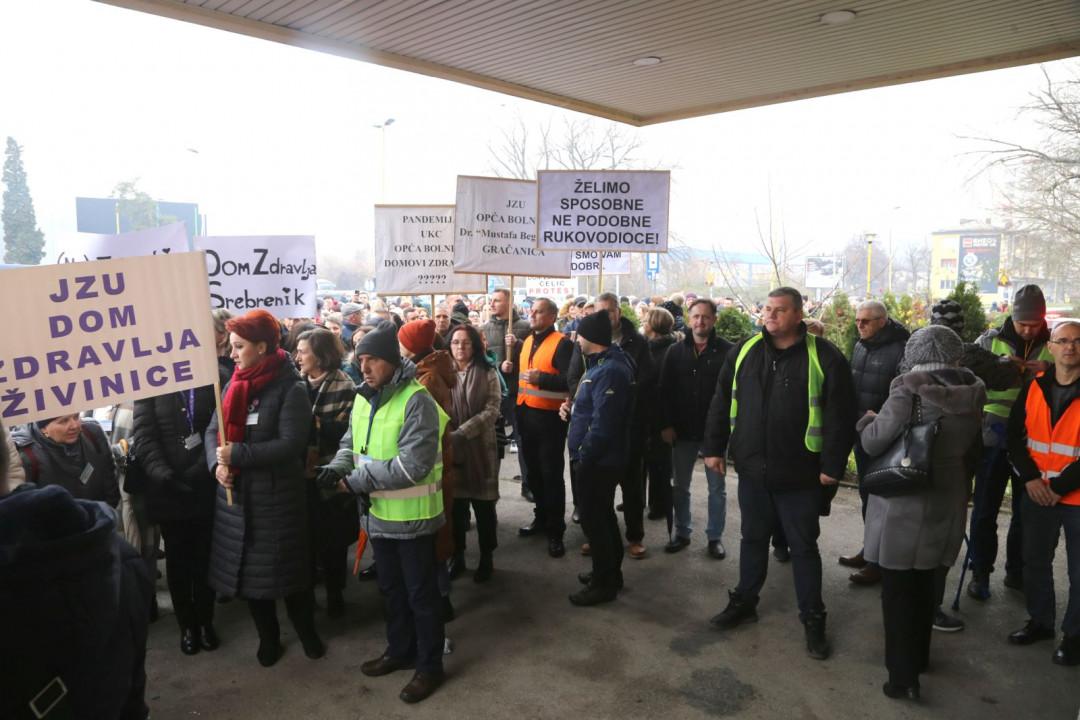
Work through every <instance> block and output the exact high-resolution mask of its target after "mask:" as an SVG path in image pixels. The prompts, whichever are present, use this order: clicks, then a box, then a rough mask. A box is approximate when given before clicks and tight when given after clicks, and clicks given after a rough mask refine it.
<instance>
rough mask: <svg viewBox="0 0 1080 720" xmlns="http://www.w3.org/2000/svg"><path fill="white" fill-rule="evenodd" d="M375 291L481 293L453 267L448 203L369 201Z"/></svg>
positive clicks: (479, 283)
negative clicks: (372, 205) (372, 212)
mask: <svg viewBox="0 0 1080 720" xmlns="http://www.w3.org/2000/svg"><path fill="white" fill-rule="evenodd" d="M375 290H376V291H377V292H378V293H379V294H381V295H444V294H448V293H482V292H485V289H484V278H483V277H481V276H480V275H466V274H464V273H456V272H454V206H453V205H376V206H375Z"/></svg>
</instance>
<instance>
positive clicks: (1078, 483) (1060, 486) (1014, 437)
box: [1008, 368, 1080, 496]
mask: <svg viewBox="0 0 1080 720" xmlns="http://www.w3.org/2000/svg"><path fill="white" fill-rule="evenodd" d="M1033 383H1038V384H1039V387H1040V388H1041V389H1042V393H1043V397H1044V398H1046V401H1047V402H1048V403H1050V423H1051V425H1052V426H1053V425H1057V423H1058V421H1059V420H1061V417H1062V416H1063V415H1064V414H1065V411H1066V410H1068V408H1069V406H1070V405H1072V403H1074V402H1076V401H1077V400H1080V381H1077V382H1074V383H1072V384H1071V385H1068V386H1065V387H1064V388H1062V390H1063V397H1062V398H1061V404H1060V405H1057V404H1056V403H1055V402H1054V400H1053V397H1054V388H1055V385H1057V381H1056V379H1055V375H1054V370H1053V368H1051V369H1050V370H1048V371H1046V372H1045V373H1042V374H1041V375H1039V376H1037V377H1036V378H1035V379H1034V380H1032V381H1031V382H1029V383H1027V384H1026V385H1024V388H1023V389H1022V390H1021V391H1020V396H1019V397H1018V398H1016V402H1015V403H1014V404H1013V409H1012V412H1011V413H1009V424H1008V447H1009V462H1010V463H1012V466H1013V470H1014V471H1015V472H1016V475H1017V476H1018V477H1019V478H1020V481H1021V482H1025V483H1026V482H1028V481H1029V480H1035V479H1037V478H1041V477H1042V472H1041V471H1040V470H1039V466H1038V465H1036V464H1035V460H1034V459H1033V458H1032V457H1031V453H1030V452H1029V451H1028V446H1027V439H1028V432H1027V396H1028V393H1029V392H1030V391H1031V386H1032V384H1033ZM1050 489H1051V490H1053V491H1054V492H1055V493H1057V494H1058V495H1062V496H1064V495H1068V494H1069V493H1071V492H1074V491H1076V490H1080V462H1073V463H1071V464H1069V465H1068V466H1066V467H1065V468H1064V469H1063V470H1062V471H1061V474H1060V475H1058V476H1057V477H1053V478H1050Z"/></svg>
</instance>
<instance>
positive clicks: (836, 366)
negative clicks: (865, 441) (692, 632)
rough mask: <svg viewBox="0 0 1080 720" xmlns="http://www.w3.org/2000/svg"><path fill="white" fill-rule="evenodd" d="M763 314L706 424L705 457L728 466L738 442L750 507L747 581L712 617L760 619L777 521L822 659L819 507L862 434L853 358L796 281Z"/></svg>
mask: <svg viewBox="0 0 1080 720" xmlns="http://www.w3.org/2000/svg"><path fill="white" fill-rule="evenodd" d="M763 317H764V321H765V327H764V329H763V331H762V333H761V334H759V335H753V336H751V337H750V338H749V339H747V340H745V341H744V342H742V343H741V344H739V345H738V346H736V347H734V348H732V350H731V352H729V353H728V357H727V361H726V362H725V363H724V369H723V371H722V372H721V373H720V380H719V382H718V383H717V386H716V395H715V397H714V398H713V401H712V405H711V406H710V408H709V418H708V423H707V424H706V428H705V442H704V444H703V447H702V452H703V453H704V455H705V463H706V465H707V466H711V467H712V468H714V469H715V470H716V471H718V472H723V471H724V470H725V466H726V462H725V454H727V453H729V452H730V457H731V460H732V462H733V463H734V464H735V467H736V468H737V469H738V473H739V510H740V512H741V513H742V544H741V546H740V552H739V585H738V587H737V588H736V589H735V590H734V591H733V592H731V593H730V602H729V603H728V606H727V608H726V609H725V610H724V611H723V612H722V613H720V614H719V615H717V616H715V617H714V618H712V620H711V622H712V624H713V625H714V626H716V627H718V628H721V629H726V628H731V627H735V626H736V625H738V624H740V623H742V622H746V621H753V620H756V619H757V610H756V608H757V602H758V593H759V592H760V591H761V587H762V585H764V583H765V575H766V572H767V571H768V561H769V538H770V537H771V536H772V533H773V529H774V527H775V526H776V525H777V524H779V525H780V526H781V527H782V528H783V530H784V534H785V535H786V536H787V539H788V544H789V545H790V546H791V560H792V566H793V570H794V574H795V594H796V596H797V597H798V602H799V618H800V619H801V620H802V622H803V625H804V626H805V630H806V647H807V651H808V652H809V654H810V656H811V657H813V658H816V659H819V660H821V659H825V658H827V657H828V656H829V644H828V641H827V640H826V639H825V604H824V603H823V602H822V599H821V555H820V553H819V552H818V547H817V538H818V535H819V533H820V527H819V524H818V515H819V513H820V512H821V510H822V508H823V505H824V504H825V503H826V502H828V501H829V500H830V499H831V496H832V494H835V486H836V484H837V483H838V482H839V480H840V478H841V477H843V474H844V468H845V467H846V465H847V457H848V453H850V452H851V446H852V444H853V443H854V441H855V393H854V389H853V387H852V383H851V368H850V367H849V366H848V363H847V360H846V359H844V356H843V354H841V352H840V351H839V350H838V349H837V348H836V347H835V346H834V345H832V344H831V343H830V342H828V341H827V340H824V339H821V338H816V337H814V336H813V335H808V334H807V332H806V325H805V324H804V323H803V322H802V318H803V313H802V295H801V294H800V293H799V291H798V290H795V289H793V288H788V287H781V288H777V289H775V290H773V291H772V292H770V293H769V297H768V301H767V302H766V303H765V309H764V313H763ZM830 491H831V492H830Z"/></svg>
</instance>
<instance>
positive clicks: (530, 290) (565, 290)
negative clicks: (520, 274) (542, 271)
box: [525, 277, 577, 305]
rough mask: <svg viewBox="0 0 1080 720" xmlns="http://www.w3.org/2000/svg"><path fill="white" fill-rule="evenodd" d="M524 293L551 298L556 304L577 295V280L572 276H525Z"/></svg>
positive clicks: (560, 303)
mask: <svg viewBox="0 0 1080 720" xmlns="http://www.w3.org/2000/svg"><path fill="white" fill-rule="evenodd" d="M525 294H526V295H528V296H530V297H546V298H551V299H552V300H554V301H555V303H556V304H558V305H562V303H563V301H564V300H565V299H566V298H568V297H570V296H571V295H577V280H575V279H573V278H537V277H529V278H525Z"/></svg>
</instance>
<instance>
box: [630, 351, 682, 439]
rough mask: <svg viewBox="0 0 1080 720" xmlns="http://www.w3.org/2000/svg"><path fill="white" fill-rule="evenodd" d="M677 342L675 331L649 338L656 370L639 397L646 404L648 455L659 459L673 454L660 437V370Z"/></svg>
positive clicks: (650, 352) (639, 401)
mask: <svg viewBox="0 0 1080 720" xmlns="http://www.w3.org/2000/svg"><path fill="white" fill-rule="evenodd" d="M677 342H679V336H677V335H675V334H674V333H672V334H671V335H658V336H657V337H653V338H649V340H648V341H647V343H648V347H649V360H650V362H652V366H653V370H654V375H653V385H652V387H651V388H649V389H648V391H647V392H644V393H643V392H641V391H640V390H639V391H638V398H637V399H638V404H639V405H641V404H644V407H643V408H642V412H643V413H644V414H645V418H646V429H647V432H648V436H647V442H648V457H649V458H650V459H659V458H660V457H661V455H662V454H663V453H667V454H668V455H670V454H671V446H670V445H668V444H667V443H665V442H664V441H663V439H662V438H661V437H660V431H661V430H662V429H663V428H662V427H661V425H662V422H661V417H660V372H661V370H662V369H663V367H664V358H666V357H667V351H668V348H670V347H671V346H672V345H674V344H675V343H677Z"/></svg>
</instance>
